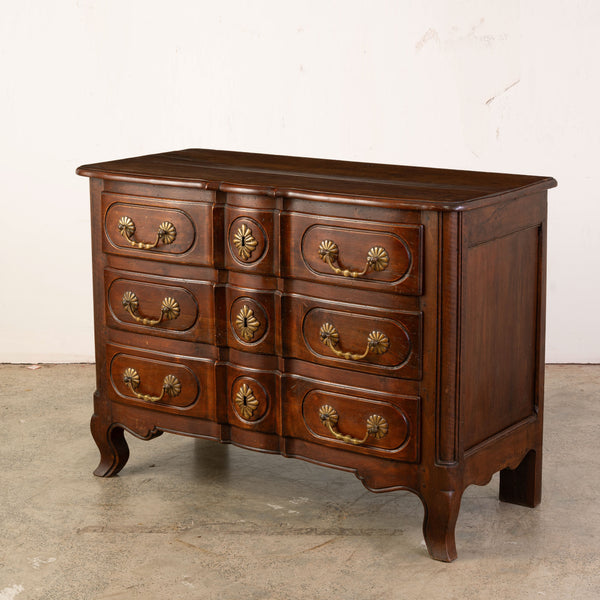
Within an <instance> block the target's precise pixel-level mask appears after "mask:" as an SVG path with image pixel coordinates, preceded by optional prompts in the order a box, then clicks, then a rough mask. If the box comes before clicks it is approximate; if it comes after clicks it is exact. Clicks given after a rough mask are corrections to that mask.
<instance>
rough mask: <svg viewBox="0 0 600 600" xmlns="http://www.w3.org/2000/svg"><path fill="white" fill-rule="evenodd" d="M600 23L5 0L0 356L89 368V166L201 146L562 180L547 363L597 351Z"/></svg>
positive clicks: (582, 17) (484, 5)
mask: <svg viewBox="0 0 600 600" xmlns="http://www.w3.org/2000/svg"><path fill="white" fill-rule="evenodd" d="M599 32H600V2H598V1H597V0H571V1H569V2H564V1H561V0H530V1H528V0H522V1H519V0H502V1H501V2H499V1H497V0H472V1H468V0H389V1H378V0H364V1H358V0H335V1H331V0H317V1H312V0H311V1H307V0H302V1H301V2H284V1H281V0H261V1H257V0H255V1H247V2H245V1H241V0H240V1H225V0H221V1H220V2H202V1H196V0H185V1H184V0H180V1H178V0H170V1H168V2H167V1H165V0H160V1H159V0H135V1H128V0H104V1H103V0H79V1H75V0H53V1H48V0H37V1H36V0H29V1H28V0H19V1H18V2H10V3H8V2H6V3H3V6H2V11H1V12H0V73H1V76H2V84H1V85H0V128H1V129H0V136H1V138H0V139H1V140H2V143H1V145H0V173H1V183H2V190H1V195H0V197H1V203H2V204H1V208H2V219H1V225H0V229H1V234H0V281H1V282H2V293H1V294H0V298H1V299H0V302H1V305H0V361H10V362H32V361H88V360H93V345H92V296H91V277H90V267H91V258H90V241H89V214H88V211H89V207H88V197H87V194H88V188H87V184H88V182H87V180H86V179H84V178H79V177H76V176H75V173H74V170H75V168H76V167H77V166H78V165H79V164H82V163H89V162H95V161H101V160H109V159H114V158H118V157H126V156H133V155H139V154H146V153H151V152H159V151H164V150H174V149H179V148H186V147H192V146H196V147H209V148H222V149H230V150H246V151H257V152H270V153H277V154H293V155H304V156H320V157H328V158H340V159H349V160H362V161H377V162H388V163H397V164H415V165H425V166H443V167H452V168H461V169H478V170H494V171H506V172H518V173H530V174H535V175H552V176H554V177H556V178H557V179H558V181H559V188H558V189H556V190H551V192H550V247H549V256H548V264H549V273H548V275H549V278H548V284H549V285H548V328H547V329H548V339H547V359H548V361H549V362H600V335H598V334H599V333H600V310H599V309H598V298H599V297H600V283H599V282H600V268H599V257H600V234H599V233H598V231H599V224H598V217H599V216H600V210H599V208H598V207H599V206H600V191H599V190H598V186H597V185H596V184H595V182H593V176H594V175H595V174H596V173H597V172H598V167H597V164H598V160H599V157H600V117H599V115H600V104H599V99H598V98H599V91H600V86H599V83H600V75H599V73H600V69H599V68H598V58H599V57H600V36H599V35H598V34H599ZM509 326H510V324H507V327H509Z"/></svg>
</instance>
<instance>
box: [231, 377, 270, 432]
mask: <svg viewBox="0 0 600 600" xmlns="http://www.w3.org/2000/svg"><path fill="white" fill-rule="evenodd" d="M278 383H279V376H278V374H277V373H275V372H273V371H259V370H256V369H248V368H244V369H242V368H240V367H236V366H234V365H227V394H228V402H227V421H228V422H229V423H230V424H231V425H233V426H234V427H241V428H243V429H250V430H253V431H262V432H266V433H277V430H278V428H277V423H278V414H279V394H278V390H279V385H278Z"/></svg>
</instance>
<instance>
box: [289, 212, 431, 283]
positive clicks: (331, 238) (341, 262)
mask: <svg viewBox="0 0 600 600" xmlns="http://www.w3.org/2000/svg"><path fill="white" fill-rule="evenodd" d="M282 246H283V248H284V251H283V253H282V256H283V257H284V265H285V270H286V271H289V274H290V275H291V276H293V277H299V278H302V279H310V280H314V281H319V282H321V283H331V284H334V285H346V286H354V287H364V288H368V289H378V290H380V291H390V292H398V293H401V294H407V295H419V294H421V291H422V276H421V255H422V251H421V246H422V226H421V225H399V224H389V223H378V222H365V221H360V222H359V221H351V220H349V219H332V218H326V217H320V218H315V217H308V216H304V215H300V214H287V215H284V216H282Z"/></svg>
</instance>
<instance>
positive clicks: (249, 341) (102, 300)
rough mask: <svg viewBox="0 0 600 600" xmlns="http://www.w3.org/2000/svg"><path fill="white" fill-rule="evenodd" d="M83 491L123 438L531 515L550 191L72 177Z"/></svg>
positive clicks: (206, 166) (222, 174) (123, 449)
mask: <svg viewBox="0 0 600 600" xmlns="http://www.w3.org/2000/svg"><path fill="white" fill-rule="evenodd" d="M78 173H79V174H80V175H85V176H88V177H90V184H91V206H92V239H93V261H94V300H95V338H96V364H97V391H96V394H95V397H94V415H93V417H92V433H93V436H94V439H95V441H96V443H97V445H98V447H99V449H100V454H101V460H100V464H99V466H98V468H97V469H96V471H95V473H96V475H100V476H110V475H115V474H116V473H118V472H119V471H120V470H121V469H122V468H123V466H124V465H125V463H126V461H127V459H128V456H129V451H128V448H127V444H126V442H125V439H124V435H123V431H124V430H127V431H129V432H131V433H132V434H133V435H135V436H137V437H139V438H143V439H151V438H154V437H156V436H158V435H160V434H161V433H163V432H164V431H168V432H170V433H182V434H186V435H192V436H200V437H208V438H214V439H216V440H220V441H222V442H231V443H233V444H237V445H239V446H243V447H246V448H253V449H255V450H261V451H264V452H275V453H281V454H283V455H285V456H291V457H298V458H303V459H306V460H309V461H313V462H315V463H318V464H320V465H327V466H332V467H336V468H339V469H343V470H347V471H351V472H353V473H354V474H355V475H356V476H357V477H359V478H360V479H361V481H362V482H363V483H364V485H365V486H366V487H367V488H369V489H371V490H375V491H384V490H397V489H407V490H410V491H412V492H414V493H416V494H418V496H419V497H420V498H421V500H422V501H423V504H424V507H425V518H424V524H423V531H424V536H425V540H426V543H427V547H428V549H429V552H430V554H431V556H432V557H433V558H436V559H438V560H444V561H450V560H453V559H454V558H455V557H456V548H455V542H454V527H455V523H456V519H457V516H458V511H459V507H460V498H461V495H462V492H463V491H464V489H465V488H466V487H467V486H468V485H471V484H480V485H481V484H485V483H487V482H488V481H489V480H490V478H491V477H492V475H493V474H494V473H495V472H497V471H501V475H500V499H501V500H503V501H506V502H514V503H519V504H524V505H527V506H535V505H536V504H537V503H538V502H539V501H540V495H541V462H542V408H543V375H544V318H545V316H544V315H545V309H544V299H545V248H546V191H547V189H548V188H551V187H553V186H554V185H556V182H555V181H554V180H553V179H551V178H547V177H545V178H544V177H531V176H523V175H500V174H493V173H476V172H466V171H449V170H440V169H424V168H416V167H395V166H389V165H375V164H360V163H348V162H338V161H326V160H316V159H302V158H291V157H276V156H267V155H258V154H245V153H236V152H221V151H210V150H185V151H179V152H169V153H164V154H156V155H151V156H145V157H140V158H131V159H125V160H118V161H114V162H107V163H101V164H96V165H86V166H83V167H80V168H79V169H78Z"/></svg>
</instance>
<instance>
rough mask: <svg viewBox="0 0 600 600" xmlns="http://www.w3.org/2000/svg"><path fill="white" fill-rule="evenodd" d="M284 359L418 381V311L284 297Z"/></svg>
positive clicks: (419, 367)
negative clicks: (299, 359)
mask: <svg viewBox="0 0 600 600" xmlns="http://www.w3.org/2000/svg"><path fill="white" fill-rule="evenodd" d="M283 314H284V317H283V320H284V323H285V324H286V325H287V327H286V328H285V331H286V334H285V335H284V336H283V347H284V354H285V355H286V356H290V357H295V358H301V359H304V360H309V361H311V362H314V363H317V364H326V365H330V366H336V367H341V368H344V369H352V370H356V371H363V372H367V373H376V374H378V375H393V376H397V377H402V378H405V379H420V377H421V362H422V361H421V329H422V324H421V321H422V316H421V313H420V312H405V311H399V310H394V311H391V310H382V309H377V308H370V307H366V306H364V307H363V306H357V305H351V304H342V303H335V302H329V301H326V300H316V299H312V298H308V297H304V296H286V297H285V298H284V309H283Z"/></svg>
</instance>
